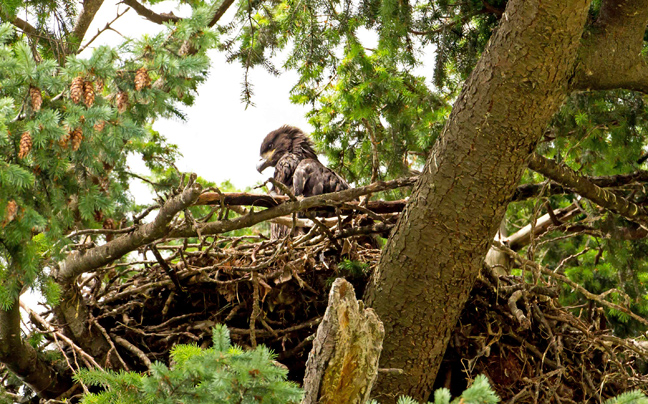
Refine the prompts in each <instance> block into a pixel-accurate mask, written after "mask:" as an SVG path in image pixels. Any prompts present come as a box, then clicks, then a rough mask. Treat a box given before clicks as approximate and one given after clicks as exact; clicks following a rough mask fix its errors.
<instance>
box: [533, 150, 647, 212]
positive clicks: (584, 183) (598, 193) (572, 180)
mask: <svg viewBox="0 0 648 404" xmlns="http://www.w3.org/2000/svg"><path fill="white" fill-rule="evenodd" d="M529 168H530V169H532V170H533V171H536V172H538V173H540V174H542V175H544V176H545V177H547V178H549V179H552V180H554V181H556V182H558V183H560V184H562V185H564V186H567V187H570V188H572V189H573V190H574V192H576V193H577V194H579V195H580V196H582V197H584V198H587V199H589V200H590V201H592V202H594V203H596V204H597V205H599V206H601V207H603V208H605V209H608V210H610V211H612V212H615V213H618V214H620V215H621V216H624V217H625V218H627V219H629V220H631V221H634V222H639V223H646V222H648V212H647V211H646V209H645V208H644V207H643V206H640V205H637V204H636V203H633V202H630V201H629V200H627V199H625V198H623V197H620V196H618V195H617V194H615V193H613V192H610V191H608V190H606V189H603V188H601V187H599V186H597V185H596V184H594V183H592V182H591V181H588V180H587V178H585V177H581V176H580V175H578V174H577V173H576V172H575V171H574V170H572V169H571V168H569V167H567V166H564V165H563V166H561V165H558V164H557V163H556V162H555V161H552V160H549V159H547V158H545V157H542V156H540V155H538V154H536V153H533V154H531V157H530V159H529Z"/></svg>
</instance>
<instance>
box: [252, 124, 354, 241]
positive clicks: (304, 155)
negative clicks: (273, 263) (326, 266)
mask: <svg viewBox="0 0 648 404" xmlns="http://www.w3.org/2000/svg"><path fill="white" fill-rule="evenodd" d="M260 154H261V156H262V160H261V162H260V163H259V166H257V169H258V170H259V171H263V170H264V169H265V168H267V167H274V168H275V172H274V179H275V180H277V181H278V182H281V183H282V184H284V185H286V186H287V187H288V188H289V189H291V191H292V192H293V194H294V195H295V196H304V197H308V196H314V195H321V194H326V193H329V192H337V191H341V190H344V189H348V188H349V184H347V183H346V181H344V180H343V179H342V177H340V176H339V175H338V174H337V173H336V172H335V171H333V170H331V169H330V168H328V167H326V166H325V165H324V164H322V163H321V162H320V161H319V160H318V158H317V154H315V150H314V149H313V143H312V142H311V140H310V139H309V138H308V137H307V136H306V135H305V134H304V132H302V131H301V130H300V129H298V128H295V127H293V126H287V125H285V126H282V127H280V128H279V129H277V130H274V131H272V132H270V133H268V135H267V136H266V137H265V139H264V140H263V143H262V144H261V150H260ZM272 192H273V193H275V194H280V195H281V194H283V193H282V192H281V190H280V189H273V190H272ZM288 231H289V229H288V228H287V227H286V226H281V225H271V227H270V233H271V237H272V238H279V237H282V236H284V235H286V234H288Z"/></svg>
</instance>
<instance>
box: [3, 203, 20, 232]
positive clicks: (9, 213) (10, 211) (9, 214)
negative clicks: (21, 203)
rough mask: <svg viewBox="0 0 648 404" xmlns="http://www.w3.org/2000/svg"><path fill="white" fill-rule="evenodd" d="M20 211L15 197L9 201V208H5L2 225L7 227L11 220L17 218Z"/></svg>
mask: <svg viewBox="0 0 648 404" xmlns="http://www.w3.org/2000/svg"><path fill="white" fill-rule="evenodd" d="M17 213H18V204H17V203H16V201H14V200H13V199H12V200H10V201H9V202H8V203H7V209H6V210H5V218H4V220H3V221H2V227H5V226H6V225H7V223H9V222H11V221H12V220H14V219H15V218H16V214H17Z"/></svg>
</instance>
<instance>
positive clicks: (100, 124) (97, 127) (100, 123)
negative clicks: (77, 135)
mask: <svg viewBox="0 0 648 404" xmlns="http://www.w3.org/2000/svg"><path fill="white" fill-rule="evenodd" d="M105 126H106V121H104V120H101V121H98V122H97V123H95V124H94V125H93V128H94V130H96V131H97V132H101V131H102V130H103V129H104V127H105Z"/></svg>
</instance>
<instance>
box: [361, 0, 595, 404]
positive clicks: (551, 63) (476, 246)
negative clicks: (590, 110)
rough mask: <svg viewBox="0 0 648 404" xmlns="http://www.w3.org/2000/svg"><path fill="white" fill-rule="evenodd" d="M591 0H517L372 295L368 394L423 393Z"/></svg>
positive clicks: (554, 100)
mask: <svg viewBox="0 0 648 404" xmlns="http://www.w3.org/2000/svg"><path fill="white" fill-rule="evenodd" d="M588 8H589V1H588V0H575V1H569V2H565V1H561V0H551V1H542V2H541V1H539V0H526V1H525V0H511V1H509V3H508V5H507V9H506V13H505V14H504V15H503V17H502V22H501V25H500V27H499V29H498V30H497V32H496V33H495V34H494V35H493V37H492V38H491V41H490V44H489V45H488V47H487V49H486V50H485V52H484V53H483V55H482V57H481V59H480V61H479V62H478V64H477V66H476V67H475V69H474V71H473V73H472V75H471V77H470V78H469V79H468V80H467V81H466V83H465V85H464V88H463V91H462V93H461V95H460V96H459V98H458V99H457V101H456V103H455V105H454V108H453V111H452V114H451V115H450V118H449V122H448V124H447V125H446V128H445V130H444V133H443V134H442V135H441V137H440V138H439V140H438V141H437V142H436V144H435V146H434V148H433V150H432V153H431V154H430V158H429V159H428V162H427V164H426V167H425V170H424V173H423V174H422V175H421V176H420V179H419V181H418V183H417V185H416V186H415V188H414V191H413V193H412V196H411V198H410V202H409V204H408V205H407V207H406V209H405V212H404V213H403V214H402V216H401V219H400V221H399V223H398V224H397V227H396V230H395V231H394V233H393V235H392V237H391V238H390V239H389V241H388V243H387V245H386V247H385V249H384V252H383V255H382V258H381V261H380V264H379V266H378V269H377V271H376V273H375V274H374V279H373V280H372V283H371V284H370V285H369V288H368V290H367V293H366V301H367V304H368V305H369V306H370V307H373V308H374V309H375V310H376V312H377V314H378V316H379V318H380V319H381V320H382V321H383V323H384V326H385V342H384V349H383V353H382V357H381V367H385V368H400V369H403V370H404V371H405V373H404V374H402V375H398V374H388V375H380V376H379V378H378V381H377V386H376V387H375V388H374V392H373V395H374V396H375V397H376V398H378V399H379V401H380V402H381V403H383V404H386V403H389V402H395V400H396V396H398V395H401V394H407V395H410V396H412V397H414V398H415V399H418V400H423V399H427V398H428V395H429V394H430V392H431V389H432V385H433V383H434V379H435V376H436V373H437V370H438V367H439V364H440V363H441V359H442V358H443V354H444V352H445V348H446V345H447V343H448V340H449V338H450V333H451V332H452V329H453V327H454V325H455V323H456V321H457V319H458V318H459V315H460V313H461V310H462V308H463V306H464V303H465V301H466V299H467V298H468V295H469V292H470V289H471V288H472V285H473V282H474V280H475V279H476V277H477V274H478V273H479V269H480V268H481V265H482V262H483V259H484V256H485V254H486V252H487V251H488V247H489V244H490V242H491V241H492V240H493V236H494V235H495V233H496V231H497V228H498V226H499V223H500V221H501V220H502V217H503V215H504V212H505V209H506V205H507V202H508V200H509V199H510V198H511V196H512V195H513V192H514V191H515V189H516V185H517V183H518V181H519V180H520V177H521V175H522V173H523V171H524V169H525V167H526V164H525V161H526V159H527V157H528V156H529V154H530V153H531V151H532V150H533V149H534V147H535V145H536V142H537V140H538V139H539V138H540V137H541V135H542V132H543V130H544V128H545V127H546V125H547V124H548V122H549V119H550V118H551V116H552V115H553V114H554V112H555V111H556V110H557V109H558V107H559V106H560V104H561V103H562V102H563V100H564V98H565V95H566V94H567V90H568V85H569V80H570V76H571V75H572V74H573V68H574V65H575V60H576V56H577V50H578V45H579V40H580V38H581V35H582V32H583V27H584V24H585V19H586V15H587V11H588Z"/></svg>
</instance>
